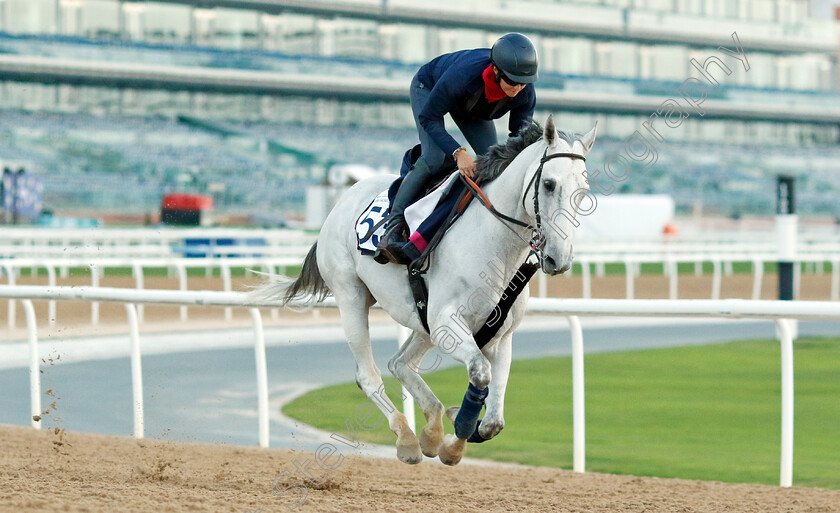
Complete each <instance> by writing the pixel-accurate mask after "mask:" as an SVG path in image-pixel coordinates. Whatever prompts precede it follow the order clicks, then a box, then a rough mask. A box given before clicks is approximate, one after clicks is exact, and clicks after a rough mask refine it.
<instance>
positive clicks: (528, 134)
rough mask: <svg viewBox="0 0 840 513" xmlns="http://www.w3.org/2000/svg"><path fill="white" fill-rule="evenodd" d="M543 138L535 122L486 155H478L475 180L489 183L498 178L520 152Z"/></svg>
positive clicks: (494, 147) (495, 146) (491, 149)
mask: <svg viewBox="0 0 840 513" xmlns="http://www.w3.org/2000/svg"><path fill="white" fill-rule="evenodd" d="M542 136H543V128H542V126H541V125H540V124H539V123H537V122H536V121H532V122H531V124H530V125H528V126H526V127H525V128H523V129H522V130H520V131H519V133H518V134H517V135H515V136H514V137H510V138H508V140H507V141H505V142H503V143H501V144H495V145H493V146H491V147H490V149H489V150H487V154H486V155H479V156H478V158H477V159H476V162H475V180H476V181H477V182H489V181H492V180H495V179H496V178H498V176H499V175H500V174H502V171H504V170H505V169H506V168H507V167H508V165H510V163H511V162H513V159H515V158H516V156H517V155H519V154H520V153H522V150H524V149H525V148H527V147H528V146H530V145H532V144H534V143H535V142H537V141H538V140H539V139H540V138H541V137H542Z"/></svg>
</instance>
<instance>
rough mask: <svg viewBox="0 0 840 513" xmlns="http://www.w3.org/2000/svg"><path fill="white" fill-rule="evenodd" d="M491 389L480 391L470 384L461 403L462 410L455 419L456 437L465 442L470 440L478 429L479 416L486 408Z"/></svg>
mask: <svg viewBox="0 0 840 513" xmlns="http://www.w3.org/2000/svg"><path fill="white" fill-rule="evenodd" d="M489 390H490V389H489V388H485V389H484V390H480V389H478V388H476V386H475V385H473V384H472V383H470V386H469V387H467V393H466V394H464V400H463V401H462V402H461V409H460V410H458V415H457V416H456V417H455V422H454V424H455V436H457V437H458V438H461V439H463V440H467V439H469V438H470V437H471V436H472V434H473V433H474V432H476V429H478V416H479V415H480V414H481V408H483V407H484V400H485V399H486V398H487V393H488V392H489Z"/></svg>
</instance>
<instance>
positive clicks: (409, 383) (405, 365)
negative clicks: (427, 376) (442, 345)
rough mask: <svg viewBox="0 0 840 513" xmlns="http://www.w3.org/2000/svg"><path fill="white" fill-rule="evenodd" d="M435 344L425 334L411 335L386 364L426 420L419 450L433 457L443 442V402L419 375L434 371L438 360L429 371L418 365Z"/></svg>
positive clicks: (415, 333) (421, 433) (414, 333)
mask: <svg viewBox="0 0 840 513" xmlns="http://www.w3.org/2000/svg"><path fill="white" fill-rule="evenodd" d="M433 347H434V345H433V344H432V343H431V340H429V338H428V336H427V335H425V334H420V333H418V332H413V333H412V334H411V336H409V338H408V340H406V342H405V344H403V346H402V347H401V348H400V350H399V351H398V352H397V354H395V355H394V357H393V358H391V361H390V362H388V369H389V370H390V371H391V374H393V375H394V376H396V377H397V379H399V380H400V382H401V383H402V384H403V385H405V387H406V388H407V389H408V390H409V392H411V395H412V396H414V398H415V399H416V400H417V404H419V405H420V408H421V409H422V410H423V415H424V416H425V417H426V425H425V426H424V427H423V430H422V431H421V432H420V449H421V450H422V451H423V454H425V455H426V456H429V457H430V458H434V457H436V456H437V455H438V447H439V446H440V443H441V441H442V440H443V413H444V411H443V403H441V402H440V400H439V399H438V398H437V396H435V394H434V392H432V389H431V388H429V385H428V384H426V381H425V380H424V379H423V377H422V376H421V375H420V373H421V372H428V371H430V370H433V369H434V368H435V367H436V366H437V365H438V364H439V363H440V360H439V358H440V357H438V359H436V360H435V362H434V363H432V364H431V365H430V366H429V368H427V369H421V368H420V363H421V360H422V359H423V357H424V356H425V355H426V353H427V352H428V351H429V350H430V349H431V348H433Z"/></svg>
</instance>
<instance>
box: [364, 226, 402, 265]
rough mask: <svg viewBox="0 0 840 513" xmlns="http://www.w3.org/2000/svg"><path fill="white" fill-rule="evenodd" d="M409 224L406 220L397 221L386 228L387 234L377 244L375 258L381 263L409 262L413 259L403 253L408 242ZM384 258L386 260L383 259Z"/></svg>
mask: <svg viewBox="0 0 840 513" xmlns="http://www.w3.org/2000/svg"><path fill="white" fill-rule="evenodd" d="M407 232H408V224H406V222H405V221H404V220H400V221H397V222H396V223H395V224H394V225H393V226H389V227H388V229H387V230H385V234H384V235H383V236H382V238H381V239H380V240H379V244H377V245H376V253H375V254H374V256H373V258H374V260H376V261H377V262H379V263H380V264H384V263H385V262H393V263H395V264H408V263H411V260H410V259H409V258H408V257H407V256H406V255H405V253H403V251H402V247H403V245H404V244H405V243H406V242H407V241H406V240H405V239H407V237H406V235H407ZM383 260H384V261H383Z"/></svg>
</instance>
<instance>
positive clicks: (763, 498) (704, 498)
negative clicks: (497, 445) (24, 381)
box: [0, 426, 840, 513]
mask: <svg viewBox="0 0 840 513" xmlns="http://www.w3.org/2000/svg"><path fill="white" fill-rule="evenodd" d="M337 445H338V446H340V447H338V450H339V451H340V452H341V453H342V456H341V457H343V460H339V454H338V453H334V454H333V455H332V456H330V458H324V459H322V460H321V461H322V462H324V463H325V464H326V465H333V466H336V468H335V469H334V470H332V471H330V472H324V471H322V470H320V469H319V468H318V467H317V465H316V464H315V462H314V456H313V454H312V453H305V452H294V451H288V450H275V449H268V450H261V449H258V448H250V447H247V448H246V447H236V446H218V445H200V444H181V443H174V442H162V441H154V440H135V439H132V438H128V437H116V436H104V435H90V434H80V433H65V432H59V433H56V432H55V431H35V430H33V429H31V428H23V427H7V426H0V511H2V512H7V511H8V512H12V511H14V512H24V511H25V512H36V511H44V512H53V511H55V512H58V511H62V512H64V511H69V512H81V511H90V512H98V511H108V512H117V513H119V512H167V511H172V512H184V511H212V512H227V511H230V512H238V513H242V512H244V511H246V510H249V511H252V512H255V511H258V510H261V512H264V513H270V512H280V511H289V509H287V506H292V505H293V502H294V500H296V499H297V498H299V497H300V494H299V492H300V489H298V490H294V489H293V490H292V493H290V494H289V495H287V496H285V497H277V496H275V495H274V494H273V492H272V485H273V482H274V480H275V478H276V476H277V475H278V474H280V473H281V472H283V471H284V470H288V471H290V472H291V473H292V474H293V473H294V472H295V466H294V461H295V460H297V461H298V462H301V463H302V462H304V461H305V460H307V459H309V460H311V466H310V471H311V474H312V478H313V479H314V480H315V481H323V482H321V483H320V484H312V483H308V484H307V485H306V489H307V496H306V498H305V501H304V502H303V504H302V505H300V506H299V507H298V508H297V509H296V511H302V512H310V511H312V512H314V511H319V512H322V511H323V512H326V511H330V512H332V511H335V512H342V511H360V512H380V511H383V512H384V511H390V512H403V511H412V512H414V511H417V512H422V511H435V512H458V513H462V512H466V511H479V510H481V511H499V512H507V511H533V512H542V511H570V512H571V511H575V512H584V511H585V512H637V511H638V512H643V511H645V512H654V511H667V512H697V513H715V512H742V513H752V512H799V511H801V512H809V513H818V512H838V511H840V490H823V489H814V488H796V487H794V488H790V489H782V488H777V487H772V486H763V485H741V484H724V483H716V482H704V481H684V480H677V479H659V478H651V477H634V476H614V475H606V474H596V473H587V474H574V473H572V472H571V471H568V470H559V469H550V468H533V467H522V466H502V465H499V466H472V465H465V464H462V465H459V466H457V467H445V466H443V465H441V464H438V463H435V462H433V461H432V460H427V461H425V462H423V463H421V464H419V465H414V466H410V465H406V464H403V463H400V462H399V461H397V460H396V458H394V459H374V458H370V459H368V458H360V457H355V456H351V454H352V449H350V448H349V447H344V446H342V444H340V443H337ZM296 480H297V479H294V480H293V479H292V478H287V479H286V480H281V482H280V484H278V485H277V489H278V490H281V491H282V490H283V489H284V488H285V487H286V486H291V485H292V484H293V482H294V481H296Z"/></svg>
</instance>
